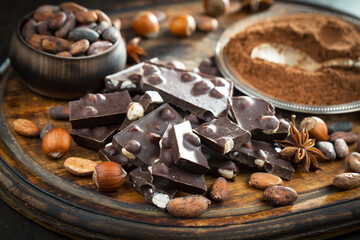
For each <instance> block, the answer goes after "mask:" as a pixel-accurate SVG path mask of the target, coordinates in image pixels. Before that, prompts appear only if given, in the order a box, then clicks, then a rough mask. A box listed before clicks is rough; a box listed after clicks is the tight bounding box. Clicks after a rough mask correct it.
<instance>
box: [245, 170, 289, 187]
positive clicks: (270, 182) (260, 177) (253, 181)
mask: <svg viewBox="0 0 360 240" xmlns="http://www.w3.org/2000/svg"><path fill="white" fill-rule="evenodd" d="M249 184H250V185H251V186H253V187H255V188H259V189H266V188H268V187H270V186H274V185H282V184H283V181H282V179H281V178H280V177H278V176H275V175H272V174H270V173H264V172H257V173H253V174H251V176H250V180H249Z"/></svg>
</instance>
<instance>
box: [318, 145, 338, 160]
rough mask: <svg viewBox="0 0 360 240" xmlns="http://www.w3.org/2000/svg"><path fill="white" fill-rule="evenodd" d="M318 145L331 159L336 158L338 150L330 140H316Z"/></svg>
mask: <svg viewBox="0 0 360 240" xmlns="http://www.w3.org/2000/svg"><path fill="white" fill-rule="evenodd" d="M316 147H317V148H318V149H319V150H320V151H321V152H322V153H323V154H324V155H325V156H326V157H328V158H329V159H330V160H335V159H336V152H335V148H334V144H332V143H331V142H328V141H318V142H316Z"/></svg>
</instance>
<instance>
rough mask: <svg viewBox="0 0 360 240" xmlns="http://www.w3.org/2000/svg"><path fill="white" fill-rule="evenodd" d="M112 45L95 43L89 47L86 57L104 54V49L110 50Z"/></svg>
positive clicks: (103, 42)
mask: <svg viewBox="0 0 360 240" xmlns="http://www.w3.org/2000/svg"><path fill="white" fill-rule="evenodd" d="M112 45H113V44H112V43H111V42H108V41H97V42H94V43H93V44H91V45H90V47H89V50H88V51H87V54H88V55H94V54H98V53H102V52H104V51H105V50H106V49H108V48H110V47H111V46H112Z"/></svg>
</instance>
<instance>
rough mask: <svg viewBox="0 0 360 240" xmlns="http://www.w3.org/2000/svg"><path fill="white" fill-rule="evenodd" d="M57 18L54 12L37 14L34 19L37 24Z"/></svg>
mask: <svg viewBox="0 0 360 240" xmlns="http://www.w3.org/2000/svg"><path fill="white" fill-rule="evenodd" d="M54 16H55V14H54V13H53V12H35V13H34V15H33V19H34V20H35V21H37V22H40V21H45V20H50V19H52V18H53V17H54Z"/></svg>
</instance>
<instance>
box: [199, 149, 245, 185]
mask: <svg viewBox="0 0 360 240" xmlns="http://www.w3.org/2000/svg"><path fill="white" fill-rule="evenodd" d="M202 152H203V153H204V156H205V157H206V159H207V160H208V163H209V166H210V173H211V174H212V175H214V176H216V177H224V178H226V179H229V180H232V181H234V180H235V176H236V174H237V173H238V172H239V168H238V166H237V165H236V164H235V163H234V162H233V161H231V160H230V159H228V158H227V157H226V155H222V154H220V153H218V152H215V151H213V150H211V149H209V148H207V147H205V146H202Z"/></svg>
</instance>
